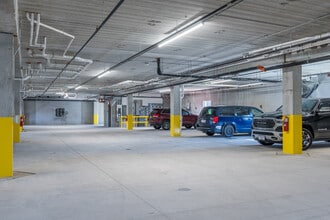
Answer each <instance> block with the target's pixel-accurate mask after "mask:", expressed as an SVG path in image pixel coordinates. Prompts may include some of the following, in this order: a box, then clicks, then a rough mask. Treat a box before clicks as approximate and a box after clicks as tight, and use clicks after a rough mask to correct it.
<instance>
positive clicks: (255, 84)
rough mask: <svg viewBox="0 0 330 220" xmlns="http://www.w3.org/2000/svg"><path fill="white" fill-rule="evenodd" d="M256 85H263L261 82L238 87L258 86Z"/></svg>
mask: <svg viewBox="0 0 330 220" xmlns="http://www.w3.org/2000/svg"><path fill="white" fill-rule="evenodd" d="M258 85H263V83H262V82H258V83H250V84H245V85H240V86H239V87H240V88H242V87H249V86H258Z"/></svg>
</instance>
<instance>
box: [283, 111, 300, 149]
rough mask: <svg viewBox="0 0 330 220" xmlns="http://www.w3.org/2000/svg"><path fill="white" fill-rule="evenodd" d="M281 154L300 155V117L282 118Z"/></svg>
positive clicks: (289, 116) (288, 116)
mask: <svg viewBox="0 0 330 220" xmlns="http://www.w3.org/2000/svg"><path fill="white" fill-rule="evenodd" d="M283 120H285V121H284V124H283V153H284V154H302V116H301V115H300V114H299V115H287V116H284V117H283Z"/></svg>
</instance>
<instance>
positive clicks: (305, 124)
mask: <svg viewBox="0 0 330 220" xmlns="http://www.w3.org/2000/svg"><path fill="white" fill-rule="evenodd" d="M252 124H253V125H252V137H253V138H254V139H255V140H256V141H258V142H259V143H260V144H262V145H272V144H274V143H282V124H283V123H282V107H280V108H278V109H277V110H276V111H275V112H270V113H265V114H263V115H261V116H258V117H255V118H254V119H253V123H252ZM314 140H324V141H330V98H323V99H303V100H302V142H303V143H302V148H303V150H307V149H308V148H309V147H310V146H311V145H312V142H313V141H314Z"/></svg>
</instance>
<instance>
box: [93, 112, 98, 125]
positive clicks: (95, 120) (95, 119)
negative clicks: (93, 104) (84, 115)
mask: <svg viewBox="0 0 330 220" xmlns="http://www.w3.org/2000/svg"><path fill="white" fill-rule="evenodd" d="M93 123H94V125H98V124H99V115H98V114H94V116H93Z"/></svg>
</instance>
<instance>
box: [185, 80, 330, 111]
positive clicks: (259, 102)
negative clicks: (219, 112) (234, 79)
mask: <svg viewBox="0 0 330 220" xmlns="http://www.w3.org/2000/svg"><path fill="white" fill-rule="evenodd" d="M318 84H319V85H318V87H317V89H316V90H315V91H314V92H313V93H312V94H311V95H310V96H309V97H310V98H330V76H329V75H322V76H319V78H318ZM282 99H283V98H282V84H281V83H279V84H276V85H274V86H272V87H266V88H256V89H248V90H229V91H215V90H213V91H212V90H210V91H202V92H194V93H188V94H185V95H184V98H183V100H182V107H183V108H185V109H188V110H190V111H191V112H192V113H194V114H199V112H200V111H201V109H202V108H203V102H205V101H211V105H250V106H255V107H257V108H260V109H262V110H263V111H264V112H270V111H274V110H275V109H276V108H278V107H279V106H280V105H282Z"/></svg>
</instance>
